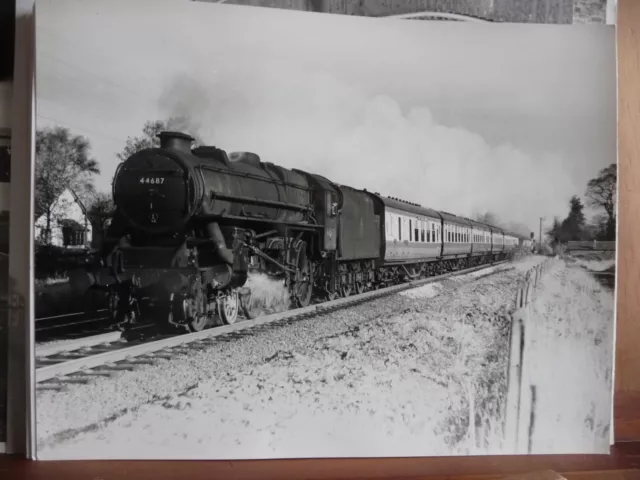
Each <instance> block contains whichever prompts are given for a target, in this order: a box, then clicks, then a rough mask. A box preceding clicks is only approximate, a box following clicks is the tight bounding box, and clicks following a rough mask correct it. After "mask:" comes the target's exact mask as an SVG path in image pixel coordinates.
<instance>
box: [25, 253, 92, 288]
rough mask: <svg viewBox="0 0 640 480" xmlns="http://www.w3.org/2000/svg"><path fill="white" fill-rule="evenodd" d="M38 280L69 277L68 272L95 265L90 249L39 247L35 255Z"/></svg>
mask: <svg viewBox="0 0 640 480" xmlns="http://www.w3.org/2000/svg"><path fill="white" fill-rule="evenodd" d="M34 257H35V258H34V260H35V278H36V280H49V279H55V278H65V277H67V272H68V271H69V270H73V269H76V268H80V267H82V266H84V265H88V264H91V263H93V261H94V259H95V252H94V251H93V250H90V249H73V250H71V249H68V248H64V247H58V246H55V245H37V246H36V249H35V254H34Z"/></svg>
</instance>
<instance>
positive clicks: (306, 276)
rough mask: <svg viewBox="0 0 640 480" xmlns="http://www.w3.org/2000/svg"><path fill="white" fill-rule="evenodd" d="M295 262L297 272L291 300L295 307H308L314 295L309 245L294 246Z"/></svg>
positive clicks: (300, 243)
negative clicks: (308, 255) (308, 252)
mask: <svg viewBox="0 0 640 480" xmlns="http://www.w3.org/2000/svg"><path fill="white" fill-rule="evenodd" d="M292 256H293V261H294V264H295V265H296V267H297V271H296V273H295V276H294V278H293V281H292V282H291V297H292V298H291V299H292V301H293V305H294V307H301V308H302V307H306V306H308V305H309V304H310V303H311V295H312V293H313V271H312V263H311V262H310V261H309V258H308V257H307V244H306V243H305V242H299V243H298V244H297V245H295V246H294V252H293V255H292Z"/></svg>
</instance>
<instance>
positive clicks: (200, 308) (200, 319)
mask: <svg viewBox="0 0 640 480" xmlns="http://www.w3.org/2000/svg"><path fill="white" fill-rule="evenodd" d="M182 302H183V309H184V315H185V318H186V327H187V330H188V331H189V332H200V331H202V330H204V329H205V327H206V326H207V324H208V323H209V317H208V316H207V309H206V305H205V294H204V288H203V287H202V283H201V282H200V279H199V278H195V279H193V280H192V282H191V295H189V296H188V297H186V298H184V299H183V300H182Z"/></svg>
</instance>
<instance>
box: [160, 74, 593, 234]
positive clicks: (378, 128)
mask: <svg viewBox="0 0 640 480" xmlns="http://www.w3.org/2000/svg"><path fill="white" fill-rule="evenodd" d="M160 105H161V107H162V108H163V109H164V111H165V112H166V115H167V116H178V117H182V118H186V119H187V124H186V125H185V128H187V129H188V130H190V132H196V133H197V134H198V136H201V137H202V138H203V139H204V141H205V142H206V143H208V144H212V145H216V146H218V147H220V148H222V149H224V150H226V151H253V152H255V153H257V154H258V155H260V157H261V159H262V160H263V161H267V162H272V163H275V164H276V165H281V166H284V167H287V168H299V169H302V170H306V171H309V172H312V173H316V174H320V175H323V176H325V177H327V178H329V179H331V180H332V181H334V182H336V183H341V184H345V185H349V186H352V187H355V188H361V189H363V188H366V189H367V190H370V191H376V192H380V193H381V194H383V195H388V196H396V197H400V198H402V199H404V200H408V201H411V202H417V203H420V204H422V205H423V206H427V207H429V208H434V209H437V210H444V211H447V212H451V213H454V214H457V215H463V216H467V217H469V218H472V217H473V216H474V215H477V213H478V212H487V211H491V212H493V213H494V214H495V215H496V216H497V217H498V218H499V219H500V221H501V222H504V225H511V226H517V231H519V232H521V233H525V234H527V235H528V232H530V231H534V230H535V227H536V226H537V221H538V218H539V216H540V212H541V211H542V212H559V214H562V213H561V212H564V211H565V210H566V208H567V207H566V205H567V201H568V198H569V197H570V196H571V195H572V194H573V193H575V192H576V191H581V189H582V186H576V185H574V182H573V180H572V177H571V174H570V172H569V169H568V166H567V165H566V162H563V159H562V158H561V157H560V156H558V155H555V154H554V153H553V152H550V153H549V154H546V155H538V156H533V155H530V154H528V153H527V152H524V151H521V150H519V149H517V148H515V147H513V146H511V145H508V144H504V145H490V144H489V143H488V142H487V141H485V140H484V139H483V138H482V137H481V136H480V135H478V134H476V133H474V132H471V131H468V130H466V129H464V128H457V127H450V126H444V125H441V124H439V123H438V122H437V121H436V120H435V119H434V117H433V115H432V112H431V110H430V109H429V106H428V105H415V106H412V107H410V108H404V109H403V108H402V107H401V106H400V104H399V103H398V102H397V101H396V100H394V99H393V98H391V97H389V96H387V95H384V94H380V93H376V92H373V93H372V92H365V91H363V90H361V89H359V88H358V86H357V85H353V84H347V83H345V82H342V81H340V80H339V79H337V78H335V77H334V76H330V75H328V74H323V73H317V74H301V73H299V72H296V71H291V70H290V71H283V70H282V69H278V70H277V71H275V72H273V71H269V70H267V69H263V70H260V71H242V69H241V68H240V67H236V68H235V69H233V68H228V69H225V70H224V71H218V70H216V71H202V70H201V71H200V72H198V71H197V70H193V71H191V72H190V74H189V75H181V76H178V77H176V78H175V79H173V81H172V82H171V83H170V85H169V86H168V88H167V89H166V91H165V94H164V95H163V96H162V98H161V99H160ZM192 134H193V133H192Z"/></svg>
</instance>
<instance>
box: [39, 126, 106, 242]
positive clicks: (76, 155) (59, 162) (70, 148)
mask: <svg viewBox="0 0 640 480" xmlns="http://www.w3.org/2000/svg"><path fill="white" fill-rule="evenodd" d="M90 150H91V145H90V143H89V140H88V139H87V138H85V137H82V136H79V135H73V134H72V133H71V132H70V131H69V130H68V129H67V128H64V127H52V128H43V129H40V130H38V131H37V132H36V168H35V210H36V217H38V216H40V215H42V214H44V215H45V218H46V231H47V236H49V235H50V232H51V222H52V220H53V219H52V214H53V207H54V206H55V204H56V201H57V200H58V198H59V197H60V195H61V194H62V192H64V191H65V190H66V189H71V190H73V192H74V193H75V194H76V195H78V196H79V197H80V198H83V197H84V198H87V197H88V196H90V195H91V194H92V193H93V192H94V186H93V175H96V174H99V173H100V168H99V166H98V162H97V161H96V160H95V159H93V158H91V157H90ZM47 240H48V239H47Z"/></svg>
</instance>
